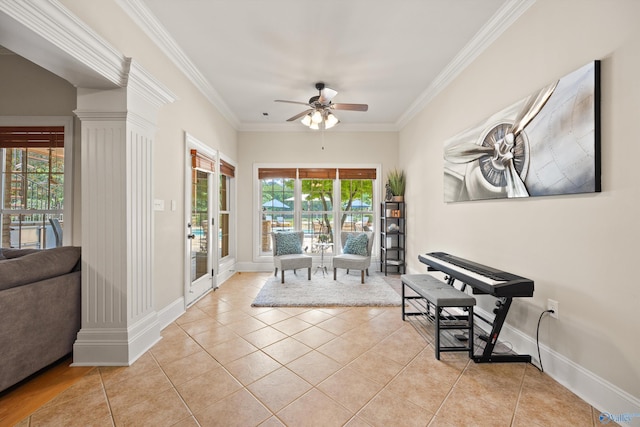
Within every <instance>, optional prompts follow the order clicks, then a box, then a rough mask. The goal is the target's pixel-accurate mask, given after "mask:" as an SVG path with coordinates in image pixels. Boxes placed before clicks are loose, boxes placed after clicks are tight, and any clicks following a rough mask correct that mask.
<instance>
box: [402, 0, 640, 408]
mask: <svg viewBox="0 0 640 427" xmlns="http://www.w3.org/2000/svg"><path fill="white" fill-rule="evenodd" d="M639 18H640V2H637V1H633V0H612V1H598V0H554V1H550V0H548V1H545V0H541V1H538V2H536V3H535V4H534V5H533V6H532V7H531V8H530V9H529V10H528V11H527V12H526V13H525V14H524V15H523V16H522V17H521V18H520V19H519V20H518V21H517V22H516V23H515V24H514V25H513V26H511V27H510V28H509V29H508V30H507V31H506V32H505V33H504V34H503V35H502V36H501V37H500V38H499V39H498V40H497V41H496V42H495V43H494V44H493V45H492V46H491V47H490V48H489V49H487V50H486V51H485V52H483V53H482V54H481V55H480V56H479V57H478V58H477V59H476V60H475V62H474V63H473V64H472V65H471V66H470V67H468V68H467V69H466V70H465V71H464V72H463V73H462V74H461V75H460V76H459V77H458V78H457V79H456V80H455V81H454V82H453V84H451V85H450V86H449V87H448V88H446V89H445V90H444V91H443V92H442V93H441V94H440V95H438V96H437V97H436V99H435V100H434V101H433V102H432V103H431V104H430V105H429V106H428V107H427V108H425V110H424V111H422V112H421V113H420V114H419V115H418V116H416V117H415V118H414V119H413V120H412V121H411V122H410V123H409V124H408V125H407V126H406V127H405V128H404V129H403V130H402V131H401V132H400V136H399V138H400V161H399V162H400V165H401V166H402V167H403V168H405V170H406V172H407V175H408V178H407V181H408V184H407V194H406V196H405V198H406V199H407V201H408V204H407V206H408V222H409V224H412V233H411V236H410V238H409V239H408V253H407V259H408V262H409V269H410V271H412V272H424V271H426V266H424V265H422V264H421V263H419V261H418V260H417V256H418V254H419V253H424V252H429V251H435V250H442V251H447V252H450V253H453V254H457V255H460V256H462V257H465V258H468V259H472V260H474V261H477V262H480V263H483V264H486V265H491V266H495V267H499V268H503V269H504V270H507V271H511V272H514V273H516V274H519V275H522V276H525V277H529V278H532V279H533V280H534V281H535V294H534V297H533V298H531V299H518V301H516V302H515V303H514V305H513V307H512V312H510V314H509V317H508V319H507V321H508V322H509V323H510V324H511V325H513V326H514V327H515V328H517V329H519V330H520V331H522V332H524V333H525V334H526V335H528V336H529V337H533V338H534V339H535V334H536V324H537V320H538V316H539V315H540V313H541V312H542V311H543V310H545V309H546V306H547V299H548V298H552V299H554V300H556V301H558V302H559V319H557V320H556V319H550V318H548V319H544V320H543V323H542V328H541V331H540V337H541V342H542V343H543V344H544V345H547V346H549V348H550V350H551V351H552V352H555V353H557V354H558V356H559V358H563V357H564V358H566V359H568V361H569V362H570V363H575V364H577V365H578V366H579V367H581V368H584V369H586V370H587V371H590V372H592V373H593V374H595V375H596V376H598V377H600V378H601V379H604V380H605V381H606V382H609V383H610V384H612V385H613V387H614V388H615V387H618V388H619V389H621V390H622V393H624V392H626V393H628V394H630V395H631V396H633V397H635V399H636V401H638V399H639V397H640V363H638V354H640V341H639V340H638V338H637V337H638V332H637V327H638V324H639V321H638V317H637V315H636V310H637V307H638V302H639V301H640V287H639V286H638V283H637V282H638V281H637V280H636V278H635V276H636V274H635V271H634V269H635V266H636V265H637V264H636V262H637V254H638V249H637V240H638V237H640V225H639V224H640V223H639V221H638V218H639V217H640V197H639V196H640V183H639V180H638V178H637V170H638V166H637V165H638V158H639V157H640V143H639V142H638V137H637V131H636V129H635V125H636V124H637V122H638V117H639V113H640V85H639V84H638V78H639V76H640V55H638V52H640V26H638V19H639ZM596 59H599V60H601V61H602V69H601V71H602V72H601V75H602V79H601V81H602V86H601V88H602V103H601V106H602V115H601V117H602V192H601V193H599V194H586V195H574V196H555V197H544V198H531V199H524V200H493V201H476V202H465V203H455V204H445V203H443V158H442V155H443V142H444V141H445V140H446V139H447V138H449V137H451V136H453V135H455V134H457V133H458V132H460V131H462V130H464V129H466V128H467V127H469V126H471V125H473V124H475V123H477V122H479V121H480V120H482V119H484V118H485V117H487V116H489V115H490V114H491V113H494V112H496V111H498V110H500V109H502V108H503V107H505V106H508V105H510V104H512V103H513V102H515V101H518V100H520V99H522V98H523V97H525V96H526V95H528V94H529V93H531V92H533V91H534V90H536V89H538V88H540V87H542V86H544V85H545V84H548V83H550V82H551V81H553V80H555V79H558V78H560V77H562V76H564V75H565V74H567V73H569V72H571V71H573V70H575V69H577V68H579V67H581V66H582V65H584V64H586V63H588V62H590V61H593V60H596ZM485 308H486V309H491V308H492V307H490V306H487V305H486V304H485ZM543 359H544V358H543ZM543 362H544V360H543ZM566 382H567V383H569V384H568V385H569V386H571V384H570V382H571V380H567V381H566ZM601 409H606V408H601ZM629 411H630V412H631V408H629Z"/></svg>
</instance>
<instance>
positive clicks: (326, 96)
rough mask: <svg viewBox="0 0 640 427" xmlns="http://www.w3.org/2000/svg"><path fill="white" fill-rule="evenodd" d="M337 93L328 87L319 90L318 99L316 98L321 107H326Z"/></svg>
mask: <svg viewBox="0 0 640 427" xmlns="http://www.w3.org/2000/svg"><path fill="white" fill-rule="evenodd" d="M337 94H338V92H336V91H335V90H333V89H331V88H330V87H325V88H323V89H320V98H318V102H320V104H322V105H327V104H329V103H330V102H331V100H332V99H333V97H334V96H336V95H337Z"/></svg>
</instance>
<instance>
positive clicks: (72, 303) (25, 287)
mask: <svg viewBox="0 0 640 427" xmlns="http://www.w3.org/2000/svg"><path fill="white" fill-rule="evenodd" d="M80 274H81V272H80V248H78V247H74V246H65V247H59V248H54V249H47V250H33V249H0V392H1V391H4V390H5V389H7V388H8V387H11V386H12V385H14V384H16V383H18V382H20V381H21V380H23V379H25V378H27V377H28V376H29V375H31V374H33V373H35V372H37V371H39V370H40V369H42V368H44V367H46V366H48V365H50V364H51V363H53V362H55V361H56V360H58V359H60V358H62V357H64V356H65V355H67V354H69V353H71V351H72V349H73V343H74V342H75V340H76V335H77V333H78V330H80Z"/></svg>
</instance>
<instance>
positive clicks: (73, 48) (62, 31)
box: [0, 0, 128, 87]
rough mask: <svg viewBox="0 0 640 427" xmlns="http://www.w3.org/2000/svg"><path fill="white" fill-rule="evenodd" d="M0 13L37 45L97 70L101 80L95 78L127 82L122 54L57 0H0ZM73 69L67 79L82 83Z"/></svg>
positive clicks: (113, 81)
mask: <svg viewBox="0 0 640 427" xmlns="http://www.w3.org/2000/svg"><path fill="white" fill-rule="evenodd" d="M0 12H1V13H4V14H5V15H6V16H8V17H10V18H11V19H12V20H14V21H15V22H17V23H19V24H21V25H22V26H24V27H25V28H27V29H28V30H30V31H31V32H33V33H34V34H35V35H37V36H39V38H40V39H38V40H37V41H34V40H29V42H34V43H38V45H37V46H36V48H37V47H42V46H41V44H43V43H48V44H49V45H53V46H55V47H56V48H57V49H59V50H60V51H62V52H64V54H65V55H67V56H69V57H70V58H71V59H73V60H74V61H76V62H77V63H79V64H82V65H81V67H84V68H88V69H89V70H90V72H91V73H92V74H95V73H97V74H98V75H99V76H100V77H101V79H95V80H96V81H98V80H102V79H106V80H107V82H109V83H110V84H111V85H115V86H119V87H122V86H124V85H126V82H127V75H126V73H127V69H128V66H127V60H126V58H125V57H124V55H122V54H121V53H120V52H118V51H117V50H116V49H115V48H114V47H112V46H111V45H110V44H108V43H107V42H106V41H105V40H103V39H102V38H101V37H100V36H99V35H98V34H97V33H95V32H94V31H93V30H92V29H91V28H89V27H88V26H87V25H86V24H84V23H83V22H82V21H80V19H78V18H77V17H76V16H75V15H73V14H72V13H71V12H70V11H68V10H67V9H66V8H65V7H64V6H63V5H62V4H60V2H58V1H57V0H40V1H34V0H22V1H20V0H0ZM23 42H24V43H28V42H27V41H24V40H23ZM31 47H32V48H33V46H31ZM36 50H37V49H36ZM17 53H20V52H17ZM65 71H67V72H68V71H69V70H65ZM74 71H75V70H74ZM74 71H72V72H71V73H69V74H70V75H71V77H70V78H69V81H70V82H71V83H72V84H75V85H76V86H78V85H83V84H84V83H85V82H84V81H82V77H80V76H81V75H82V74H83V73H82V72H81V73H76V72H74ZM63 74H64V73H63ZM64 77H67V76H66V75H65V76H64ZM74 80H76V81H74ZM78 80H80V81H78ZM98 84H99V83H98Z"/></svg>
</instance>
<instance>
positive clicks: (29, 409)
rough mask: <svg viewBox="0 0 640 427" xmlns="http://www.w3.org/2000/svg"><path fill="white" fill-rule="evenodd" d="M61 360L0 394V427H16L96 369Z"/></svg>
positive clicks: (68, 358)
mask: <svg viewBox="0 0 640 427" xmlns="http://www.w3.org/2000/svg"><path fill="white" fill-rule="evenodd" d="M71 362H72V360H71V357H70V356H69V357H67V358H64V359H61V360H60V361H58V362H57V363H55V364H54V365H52V366H50V367H49V368H48V369H46V370H44V371H42V372H40V373H39V374H38V375H35V376H33V377H32V378H31V379H28V380H26V381H24V382H22V383H20V384H18V385H17V386H14V387H12V388H10V389H8V390H5V391H4V392H2V393H0V427H5V426H6V427H10V426H14V425H15V424H17V423H18V422H20V421H22V420H23V419H25V418H26V417H28V416H29V415H31V414H32V413H33V412H35V411H36V410H37V409H38V408H39V407H41V406H42V405H44V404H45V403H47V402H48V401H49V400H51V399H53V398H54V397H56V396H57V395H58V394H60V393H62V392H63V391H64V390H66V389H67V388H69V387H71V386H72V385H73V384H75V383H76V382H77V381H79V380H80V379H81V378H82V377H84V376H85V375H86V374H87V373H88V372H89V371H91V370H92V369H96V368H95V367H91V366H90V367H73V368H72V367H71V366H70V365H71Z"/></svg>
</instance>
